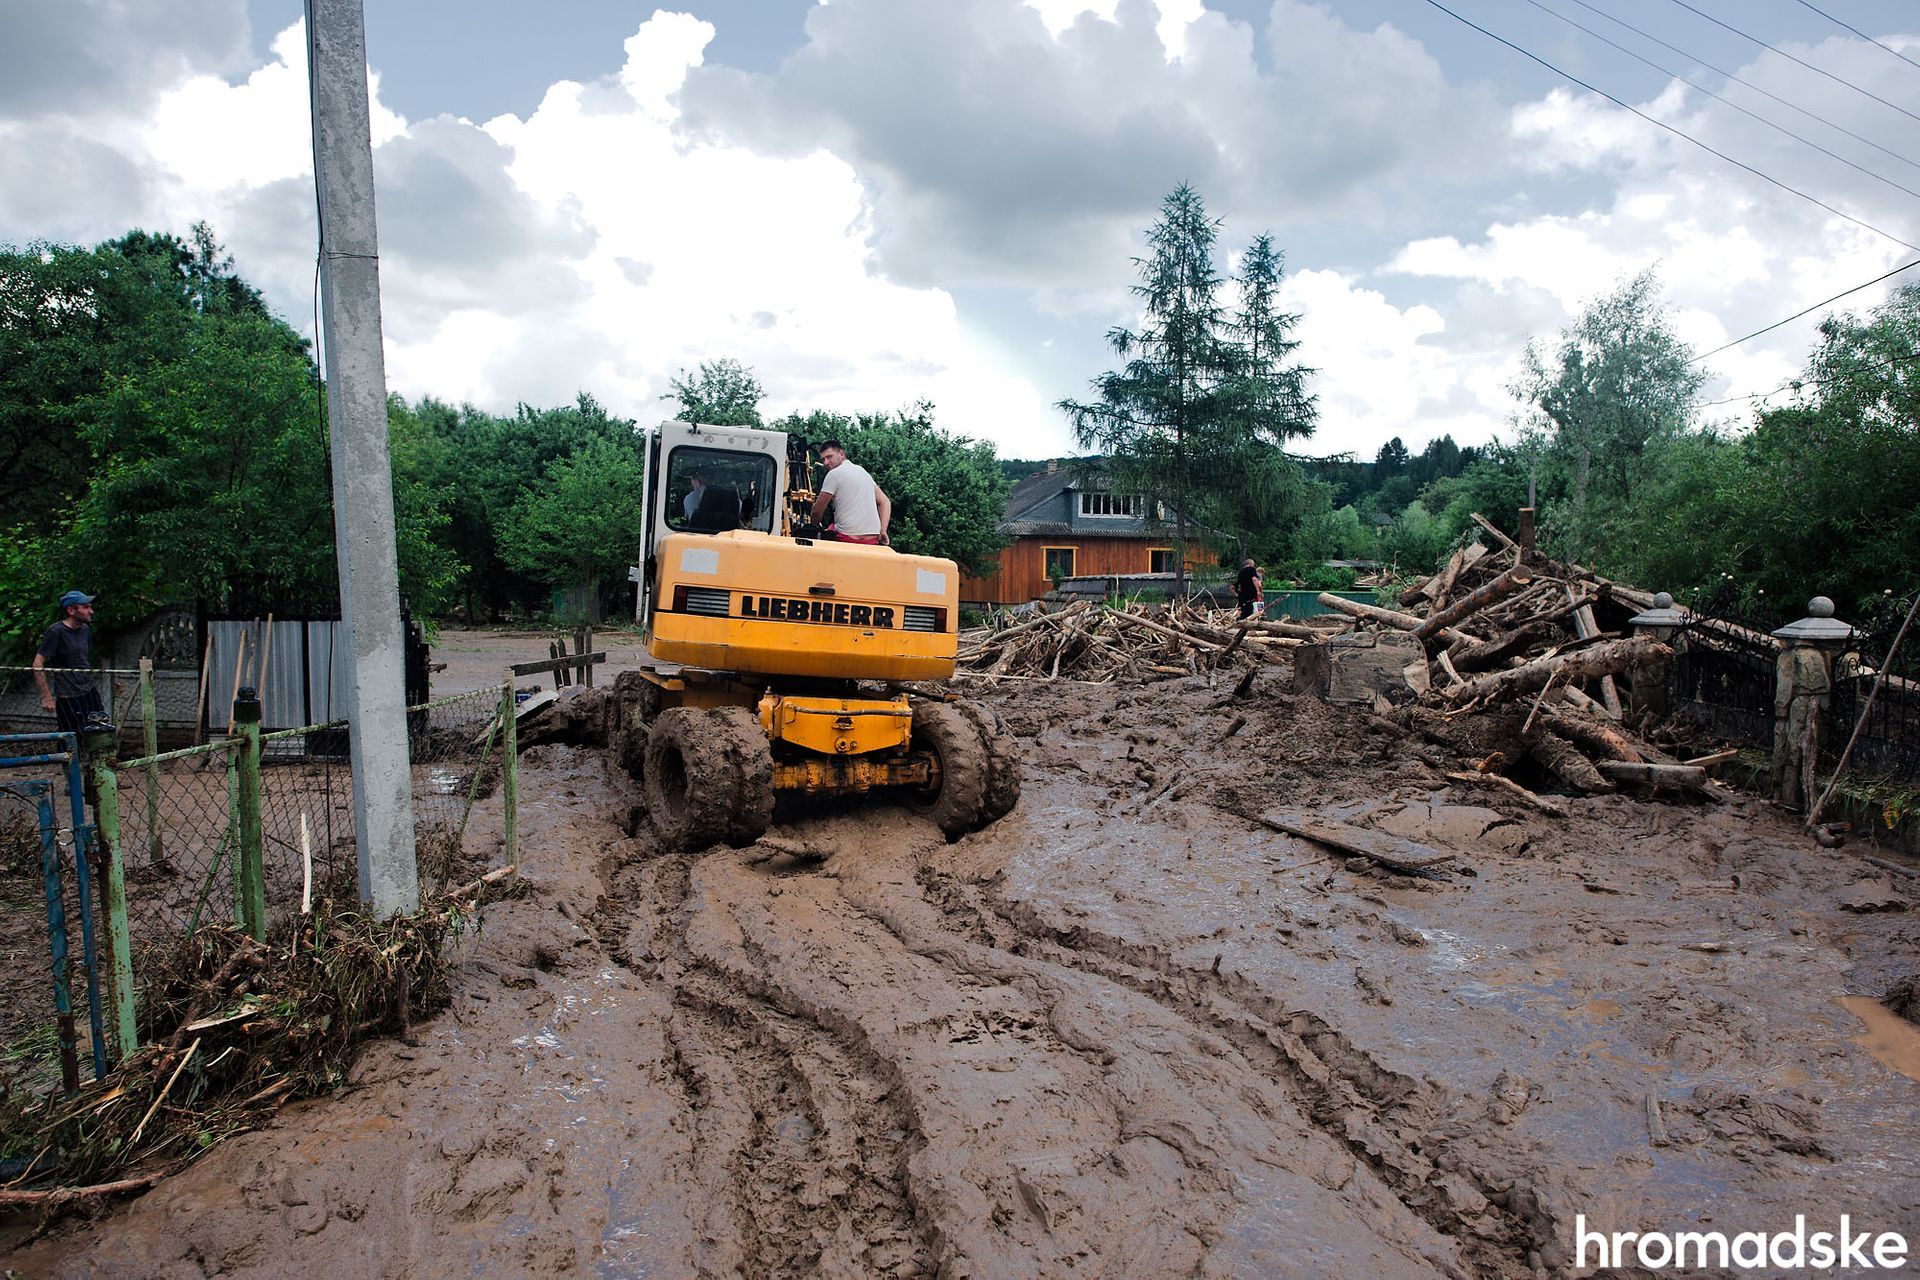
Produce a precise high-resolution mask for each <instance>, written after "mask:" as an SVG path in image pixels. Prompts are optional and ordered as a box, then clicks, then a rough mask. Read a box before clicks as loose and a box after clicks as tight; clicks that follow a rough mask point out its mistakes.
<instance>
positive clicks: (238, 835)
mask: <svg viewBox="0 0 1920 1280" xmlns="http://www.w3.org/2000/svg"><path fill="white" fill-rule="evenodd" d="M502 705H503V701H502V691H501V689H499V688H497V687H496V688H488V689H481V690H478V691H475V692H473V693H467V694H460V695H456V696H454V697H449V698H442V699H439V700H437V701H434V702H430V703H426V704H423V705H420V706H416V707H411V708H408V710H407V729H408V755H409V773H410V777H411V782H412V792H413V802H414V834H415V853H416V859H417V862H418V868H419V875H420V888H421V894H422V897H423V898H424V897H426V896H429V895H431V894H432V893H434V892H435V891H437V890H442V889H444V888H446V887H447V886H448V885H449V884H453V883H460V882H462V881H464V880H466V879H470V878H472V877H473V876H475V875H478V874H479V873H480V872H482V871H485V870H487V869H489V868H490V867H492V866H496V865H499V863H500V860H501V855H502V852H503V850H504V847H505V844H506V841H505V826H504V819H503V815H502V813H501V809H500V806H499V804H497V803H495V804H492V805H488V804H486V803H485V802H487V801H489V800H492V799H494V798H495V796H496V794H497V793H498V791H499V788H500V784H501V779H502V770H503V747H504V741H503V738H504V735H503V732H502V727H501V721H500V709H501V707H502ZM245 750H246V748H245V743H244V739H242V738H222V739H220V740H219V741H216V742H212V743H208V744H206V745H204V746H199V747H190V748H185V749H182V750H179V751H173V752H163V753H160V754H158V755H155V756H150V757H139V758H134V759H129V760H124V761H122V762H120V763H119V764H118V765H117V766H115V768H114V771H113V782H112V786H113V791H114V797H115V799H116V800H117V805H116V806H115V807H116V808H117V811H118V822H117V830H116V831H115V833H114V835H115V837H116V845H117V849H118V853H119V857H120V860H121V865H122V866H123V868H124V870H125V877H126V920H127V936H128V943H129V951H130V954H131V959H132V966H131V971H132V975H133V977H132V981H133V984H134V992H133V995H134V1006H135V1009H136V1011H137V1013H136V1019H137V1021H138V1023H139V1025H140V1028H141V1030H142V1031H143V1032H144V1031H145V1029H146V1027H147V1025H148V1018H147V1013H148V1004H149V1000H150V999H151V997H152V995H153V994H154V992H153V984H154V983H156V982H163V981H164V980H165V976H166V974H167V973H168V971H169V969H170V967H171V966H172V964H173V962H174V961H175V959H176V957H178V956H179V955H180V954H181V949H182V948H183V947H185V946H188V945H190V943H191V940H192V938H193V936H194V933H195V932H196V931H197V930H198V929H199V928H200V927H201V926H202V925H203V924H204V923H207V922H210V921H214V920H225V921H234V922H237V923H241V924H244V923H245V922H246V920H245V916H246V912H245V906H244V895H243V890H242V884H243V879H242V870H243V868H242V858H243V849H242V845H243V841H242V828H241V822H240V812H241V793H242V787H243V785H244V773H245V771H244V769H243V764H244V752H245ZM259 802H260V803H259V813H260V846H261V848H260V868H261V880H262V885H263V888H264V897H265V905H266V912H267V924H268V927H269V928H271V927H272V925H273V924H274V923H275V922H277V921H279V920H281V919H283V918H285V917H286V916H287V915H288V914H291V913H297V912H299V911H301V910H302V909H303V906H304V905H307V904H310V903H322V902H326V903H333V904H338V905H345V904H350V903H354V902H356V901H357V900H358V898H359V876H358V855H357V849H356V846H355V839H354V814H353V774H352V768H351V765H350V763H349V758H348V741H347V731H346V723H345V722H344V721H335V722H332V723H329V724H320V725H308V726H303V727H301V728H298V729H289V730H284V731H280V732H276V733H270V734H263V735H262V736H261V743H260V768H259ZM9 812H10V810H9V809H8V808H7V807H6V806H5V804H4V797H3V796H0V820H8V815H9ZM11 821H13V825H5V826H0V840H4V844H3V845H0V852H3V853H4V856H5V858H6V862H5V866H6V868H7V870H6V876H7V879H6V887H4V888H0V912H5V913H6V914H5V919H6V920H8V921H10V920H11V918H12V914H13V912H14V910H15V907H14V904H13V899H14V898H16V897H20V898H22V900H23V902H26V903H27V905H29V906H30V905H31V903H32V902H33V901H37V900H38V898H37V897H33V896H30V895H28V894H27V893H26V891H25V890H20V889H17V888H16V887H14V886H15V882H16V881H17V880H20V879H21V877H22V876H25V874H26V871H27V869H28V863H27V859H28V857H29V855H28V853H26V852H19V851H16V850H15V848H14V844H15V843H17V841H16V839H15V835H14V825H17V820H11ZM22 839H24V837H22ZM36 839H37V837H36ZM24 847H25V846H24V845H23V846H22V848H24ZM37 849H38V846H37V843H36V844H35V845H34V848H33V851H32V852H31V868H30V869H31V873H32V879H31V886H32V893H33V895H38V888H37V886H38V884H39V853H38V851H37ZM16 862H19V864H20V867H21V868H22V870H21V871H20V872H19V873H18V874H16V872H15V870H14V864H15V863H16ZM20 911H21V912H22V913H23V914H22V919H23V921H24V920H27V919H28V917H27V915H26V914H24V913H25V911H26V907H24V906H23V907H21V908H20ZM70 915H71V912H70ZM38 918H39V921H40V923H39V928H38V930H37V932H34V931H31V930H29V931H27V932H29V933H32V934H33V936H34V937H35V938H36V939H37V940H38V942H39V943H40V950H41V953H42V954H44V952H45V946H44V940H45V934H46V926H45V913H44V908H40V915H39V917H38ZM73 933H74V939H75V941H74V948H75V951H76V954H77V950H78V945H79V943H78V931H77V926H75V927H74V928H73ZM10 935H11V931H10ZM9 958H10V953H9ZM14 967H16V968H17V967H18V966H14ZM102 970H103V975H106V974H108V970H107V966H105V965H103V966H102ZM38 972H39V973H41V974H42V975H44V974H45V972H46V966H45V965H44V964H43V965H41V967H40V969H39V970H38ZM41 985H42V986H47V987H48V988H49V990H50V983H45V982H43V983H42V984H41ZM108 985H109V986H110V985H111V981H110V975H108ZM0 990H5V989H0ZM112 996H113V993H112V992H111V991H110V990H109V991H107V992H106V993H105V994H104V996H103V999H104V1000H105V1001H106V1002H107V1003H108V1004H111V1002H112ZM3 998H4V997H0V999H3ZM23 1001H24V1003H25V1004H26V1005H31V1006H34V1008H36V1009H41V1010H44V1014H45V1017H46V1018H49V1019H50V1017H51V1008H52V1005H51V1000H50V999H49V998H47V997H45V996H40V995H34V994H33V993H31V992H29V993H27V994H26V995H25V996H23ZM8 1007H10V1006H8V1005H6V1004H4V1003H0V1034H3V1035H5V1037H6V1039H7V1041H8V1042H9V1043H10V1042H12V1040H13V1039H14V1036H15V1033H16V1030H17V1029H19V1028H16V1025H15V1024H16V1023H17V1022H19V1021H20V1019H18V1018H14V1017H11V1016H10V1015H8V1013H7V1012H6V1009H7V1008H8ZM25 1029H29V1030H30V1028H25Z"/></svg>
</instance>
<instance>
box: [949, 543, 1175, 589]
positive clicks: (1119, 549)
mask: <svg viewBox="0 0 1920 1280" xmlns="http://www.w3.org/2000/svg"><path fill="white" fill-rule="evenodd" d="M1172 544H1173V540H1172V539H1171V538H1166V539H1154V538H1077V537H1073V536H1071V535H1062V536H1059V537H1023V538H1020V539H1019V540H1017V541H1015V542H1014V543H1013V545H1011V546H1008V547H1002V548H1001V549H1000V569H999V572H997V573H993V574H989V575H987V576H986V577H980V578H976V577H974V576H973V575H972V574H962V575H961V577H960V599H961V600H962V601H963V602H965V603H968V604H1025V603H1026V602H1027V601H1029V600H1035V599H1038V598H1039V597H1041V596H1043V595H1045V594H1046V593H1047V592H1049V591H1051V590H1052V589H1053V583H1051V582H1050V581H1048V580H1047V575H1046V548H1048V547H1072V548H1074V564H1073V572H1074V574H1075V576H1084V575H1088V574H1101V573H1148V572H1150V571H1151V557H1150V555H1149V554H1148V553H1149V552H1150V551H1151V550H1152V549H1153V548H1155V547H1169V546H1171V545H1172ZM1207 563H1210V558H1209V557H1208V556H1207V554H1206V551H1205V549H1204V548H1202V547H1197V546H1191V545H1190V546H1188V548H1187V565H1188V567H1189V568H1192V567H1195V566H1198V565H1204V564H1207Z"/></svg>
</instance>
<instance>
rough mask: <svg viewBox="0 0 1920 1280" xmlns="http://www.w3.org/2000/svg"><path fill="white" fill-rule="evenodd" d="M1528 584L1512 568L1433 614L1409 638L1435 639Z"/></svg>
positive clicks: (1523, 574)
mask: <svg viewBox="0 0 1920 1280" xmlns="http://www.w3.org/2000/svg"><path fill="white" fill-rule="evenodd" d="M1532 582H1533V579H1532V578H1531V577H1529V576H1527V572H1526V570H1524V569H1521V568H1520V567H1518V566H1517V565H1516V566H1515V567H1514V568H1511V569H1509V570H1507V571H1506V572H1505V573H1503V574H1501V575H1500V576H1499V577H1497V578H1495V579H1493V581H1491V582H1489V583H1487V584H1486V585H1485V586H1483V587H1481V588H1480V589H1478V590H1477V591H1474V592H1472V593H1471V594H1469V595H1466V596H1463V597H1462V598H1461V599H1459V600H1457V601H1455V602H1454V603H1453V604H1450V605H1448V606H1447V607H1446V608H1444V609H1441V610H1440V611H1439V612H1437V613H1430V614H1428V615H1427V616H1426V618H1425V619H1424V620H1423V621H1422V622H1421V623H1420V625H1419V626H1418V627H1415V628H1414V631H1413V634H1414V635H1415V636H1417V637H1419V638H1420V639H1422V640H1425V639H1426V638H1427V637H1429V636H1433V635H1438V634H1439V633H1440V632H1441V631H1444V630H1445V629H1446V628H1447V627H1449V626H1451V625H1453V624H1454V623H1456V622H1459V621H1460V620H1461V619H1462V618H1468V617H1472V616H1473V615H1474V614H1476V613H1478V612H1480V610H1482V609H1484V608H1486V607H1487V606H1488V605H1490V604H1493V603H1495V602H1496V601H1499V600H1504V599H1506V598H1507V597H1508V596H1510V595H1512V594H1513V593H1514V592H1516V591H1518V590H1519V589H1520V588H1522V587H1524V586H1528V585H1530V584H1531V583H1532Z"/></svg>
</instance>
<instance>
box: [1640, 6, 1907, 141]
mask: <svg viewBox="0 0 1920 1280" xmlns="http://www.w3.org/2000/svg"><path fill="white" fill-rule="evenodd" d="M1673 2H1674V3H1675V4H1677V5H1679V6H1680V7H1681V8H1682V9H1685V10H1686V11H1687V12H1688V13H1692V14H1698V15H1699V16H1700V17H1702V18H1705V19H1706V20H1707V21H1708V22H1711V23H1712V24H1713V25H1714V26H1716V27H1719V28H1721V29H1722V30H1724V31H1731V32H1733V34H1735V35H1737V36H1739V37H1740V38H1741V39H1742V40H1751V41H1752V42H1753V43H1755V44H1757V45H1759V46H1760V47H1761V48H1762V49H1765V50H1767V52H1769V53H1777V54H1779V55H1780V56H1781V57H1783V58H1785V59H1786V60H1787V61H1788V62H1796V63H1799V64H1800V65H1801V66H1803V67H1805V68H1806V69H1807V70H1809V71H1817V72H1819V73H1820V74H1821V75H1823V76H1825V77H1826V78H1827V79H1829V80H1831V81H1833V82H1834V83H1835V84H1839V85H1845V86H1846V87H1847V88H1849V89H1851V90H1853V91H1854V92H1855V93H1864V94H1866V95H1867V96H1868V97H1869V98H1872V99H1873V100H1874V101H1875V102H1877V103H1879V104H1880V105H1881V106H1883V107H1892V108H1893V109H1894V110H1895V111H1898V112H1899V113H1900V114H1901V115H1903V116H1905V117H1906V118H1907V119H1909V120H1915V121H1920V116H1917V115H1915V114H1913V112H1911V111H1909V110H1907V109H1906V108H1905V107H1903V106H1901V105H1900V104H1899V103H1897V102H1888V101H1887V100H1886V99H1885V98H1883V97H1881V96H1880V95H1879V94H1877V93H1875V92H1873V91H1872V90H1871V89H1862V88H1861V87H1860V86H1859V85H1857V84H1855V83H1853V81H1851V80H1842V79H1841V78H1840V77H1839V76H1837V75H1835V74H1833V72H1831V71H1826V70H1822V69H1821V68H1819V67H1816V66H1814V65H1813V64H1812V63H1811V62H1808V61H1807V60H1806V59H1804V58H1796V57H1794V56H1793V55H1792V54H1790V53H1788V52H1787V51H1786V50H1785V49H1776V48H1774V47H1773V46H1772V45H1770V44H1768V43H1767V42H1766V41H1765V40H1762V39H1761V38H1760V37H1759V36H1753V35H1748V34H1747V33H1746V32H1744V31H1742V30H1741V29H1740V28H1738V27H1734V26H1728V25H1727V24H1726V23H1724V22H1722V21H1720V19H1718V18H1716V17H1714V16H1713V15H1712V14H1710V13H1701V11H1700V10H1698V9H1696V8H1694V7H1693V6H1692V5H1690V4H1688V3H1687V0H1673Z"/></svg>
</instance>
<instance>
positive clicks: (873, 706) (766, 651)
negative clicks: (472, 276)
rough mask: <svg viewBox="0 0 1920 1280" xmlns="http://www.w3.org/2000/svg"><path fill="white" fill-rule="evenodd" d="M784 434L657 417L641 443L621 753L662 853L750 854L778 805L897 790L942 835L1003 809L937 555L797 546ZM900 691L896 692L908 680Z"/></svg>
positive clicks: (1004, 753) (798, 479) (993, 723)
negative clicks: (639, 659) (640, 663)
mask: <svg viewBox="0 0 1920 1280" xmlns="http://www.w3.org/2000/svg"><path fill="white" fill-rule="evenodd" d="M797 445H798V442H794V441H790V440H789V438H788V437H787V436H786V435H785V434H784V433H782V432H777V431H763V430H760V429H757V428H749V427H720V426H702V425H696V424H692V423H684V422H669V423H664V424H662V425H661V426H660V427H657V428H655V429H653V430H651V431H649V432H648V433H647V459H648V467H647V477H648V479H647V503H646V519H645V532H644V534H643V537H642V545H641V548H640V564H639V566H637V568H636V577H637V578H638V580H639V583H640V591H639V594H638V601H637V605H636V610H637V614H636V621H638V622H639V623H640V624H641V625H642V627H643V628H644V629H645V642H646V648H647V653H648V657H649V663H648V665H647V666H645V667H644V668H642V669H641V670H639V671H636V672H628V673H624V674H623V675H622V677H621V678H620V680H619V681H617V682H616V684H615V688H616V691H618V693H619V694H620V699H621V709H622V710H621V714H622V726H623V727H622V733H621V757H622V760H623V762H624V763H625V764H626V766H627V768H628V769H629V770H630V771H631V772H633V773H634V774H635V775H636V777H638V778H639V779H640V781H641V784H642V786H643V788H644V790H645V792H646V796H647V804H648V810H649V813H650V815H651V818H652V821H653V824H654V826H655V827H656V829H657V830H658V831H659V833H660V835H661V837H662V838H663V840H664V841H665V842H666V843H668V844H669V845H672V846H676V847H683V848H694V847H702V846H704V845H707V844H711V843H714V842H716V841H727V842H730V843H733V844H750V843H752V842H753V841H754V840H756V839H758V838H759V837H760V836H761V835H762V834H763V833H764V832H765V830H766V828H767V824H768V823H769V821H770V820H771V817H772V813H773V808H774V803H775V800H776V798H777V797H778V796H780V795H816V796H834V795H852V794H863V793H867V792H870V791H876V790H879V791H884V792H893V793H896V794H898V795H899V796H900V797H901V798H902V799H904V800H905V801H906V802H907V803H909V804H911V805H913V806H914V807H916V808H918V809H920V810H921V811H923V812H925V813H926V814H927V815H928V816H929V817H930V818H932V819H933V820H934V821H935V822H937V823H938V824H939V825H940V827H941V828H942V829H943V830H944V831H946V833H947V834H948V835H949V836H950V837H957V836H959V835H961V834H963V833H965V832H966V831H969V830H972V829H974V828H976V827H978V826H981V825H983V824H985V823H987V822H991V821H994V820H995V819H998V818H1000V817H1002V816H1003V815H1005V814H1006V813H1007V812H1008V811H1009V810H1011V809H1012V808H1013V806H1014V805H1015V803H1017V801H1018V799H1019V789H1020V782H1019V761H1018V758H1017V753H1016V748H1015V746H1014V742H1013V738H1012V735H1011V734H1009V733H1008V732H1007V731H1006V729H1005V727H1004V726H1003V725H1002V724H1001V723H1000V721H999V719H998V717H997V716H996V715H994V713H993V712H992V711H991V710H989V709H987V708H984V707H980V706H977V705H974V704H972V703H969V702H966V701H964V700H962V699H959V698H956V697H953V696H951V695H949V694H944V693H927V692H925V691H924V688H925V686H924V684H923V683H922V682H940V681H946V680H948V679H950V678H951V677H952V675H953V671H954V657H955V654H956V652H957V649H958V628H959V569H958V567H957V566H956V565H955V564H954V563H953V562H952V561H951V560H944V559H940V558H937V557H933V556H914V555H903V554H901V553H898V552H896V551H894V550H893V549H892V548H890V547H877V546H864V545H858V544H853V543H843V542H835V541H827V540H824V539H821V538H819V537H815V536H809V535H810V534H812V533H813V532H814V531H813V530H812V528H811V526H810V524H809V523H808V521H809V519H810V508H811V503H812V499H813V483H812V473H811V467H810V465H809V463H808V460H807V457H806V453H805V450H804V446H799V447H796V446H797ZM909 684H911V685H912V688H909V687H907V686H909Z"/></svg>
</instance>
